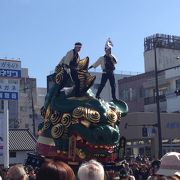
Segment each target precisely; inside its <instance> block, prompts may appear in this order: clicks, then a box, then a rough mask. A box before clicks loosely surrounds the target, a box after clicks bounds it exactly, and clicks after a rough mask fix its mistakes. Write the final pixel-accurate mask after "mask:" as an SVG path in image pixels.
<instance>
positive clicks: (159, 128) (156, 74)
mask: <svg viewBox="0 0 180 180" xmlns="http://www.w3.org/2000/svg"><path fill="white" fill-rule="evenodd" d="M154 45H155V46H154V60H155V81H156V106H157V127H158V143H159V152H158V155H159V158H161V157H162V134H161V115H160V106H159V85H158V70H157V56H156V43H155V44H154Z"/></svg>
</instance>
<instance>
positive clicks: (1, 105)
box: [0, 100, 4, 110]
mask: <svg viewBox="0 0 180 180" xmlns="http://www.w3.org/2000/svg"><path fill="white" fill-rule="evenodd" d="M3 109H4V101H3V100H0V110H3Z"/></svg>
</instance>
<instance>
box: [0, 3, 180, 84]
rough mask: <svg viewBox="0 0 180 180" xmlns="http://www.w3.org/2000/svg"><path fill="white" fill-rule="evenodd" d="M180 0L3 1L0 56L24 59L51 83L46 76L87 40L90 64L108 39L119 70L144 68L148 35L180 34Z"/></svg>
mask: <svg viewBox="0 0 180 180" xmlns="http://www.w3.org/2000/svg"><path fill="white" fill-rule="evenodd" d="M179 18H180V1H179V0H171V1H170V0H111V1H110V0H109V1H107V0H90V1H88V0H51V1H50V0H0V58H5V57H6V58H7V59H11V58H15V59H16V58H20V60H21V62H22V67H24V68H28V69H29V75H30V76H31V77H34V78H37V85H38V87H46V76H47V75H48V74H49V73H50V72H51V71H52V70H53V69H54V67H55V66H56V65H57V63H58V62H59V60H60V59H61V57H63V56H64V55H65V54H66V52H67V51H68V50H70V49H72V48H73V45H74V42H76V41H81V42H82V43H83V47H82V49H81V52H80V57H81V58H84V57H85V56H89V57H90V65H91V64H92V63H93V62H94V61H95V60H96V59H97V58H98V57H99V56H101V55H103V54H104V44H105V41H106V39H107V38H108V37H110V38H111V39H112V41H113V44H114V47H113V49H112V54H114V55H115V56H116V58H117V59H118V64H117V70H118V72H120V71H123V72H128V73H129V72H144V58H143V51H144V38H145V37H147V36H150V35H153V34H156V33H162V34H169V35H177V36H180V20H179Z"/></svg>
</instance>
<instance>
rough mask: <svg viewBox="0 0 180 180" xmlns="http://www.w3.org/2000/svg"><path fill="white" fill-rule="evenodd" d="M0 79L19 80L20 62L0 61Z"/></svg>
mask: <svg viewBox="0 0 180 180" xmlns="http://www.w3.org/2000/svg"><path fill="white" fill-rule="evenodd" d="M0 77H3V78H5V77H7V78H20V77H21V61H16V60H7V59H0Z"/></svg>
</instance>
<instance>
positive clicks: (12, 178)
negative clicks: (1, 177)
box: [7, 164, 27, 180]
mask: <svg viewBox="0 0 180 180" xmlns="http://www.w3.org/2000/svg"><path fill="white" fill-rule="evenodd" d="M7 178H8V180H26V179H27V174H26V171H25V170H24V166H23V165H20V164H19V165H14V166H12V167H10V168H9V170H8V172H7Z"/></svg>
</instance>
